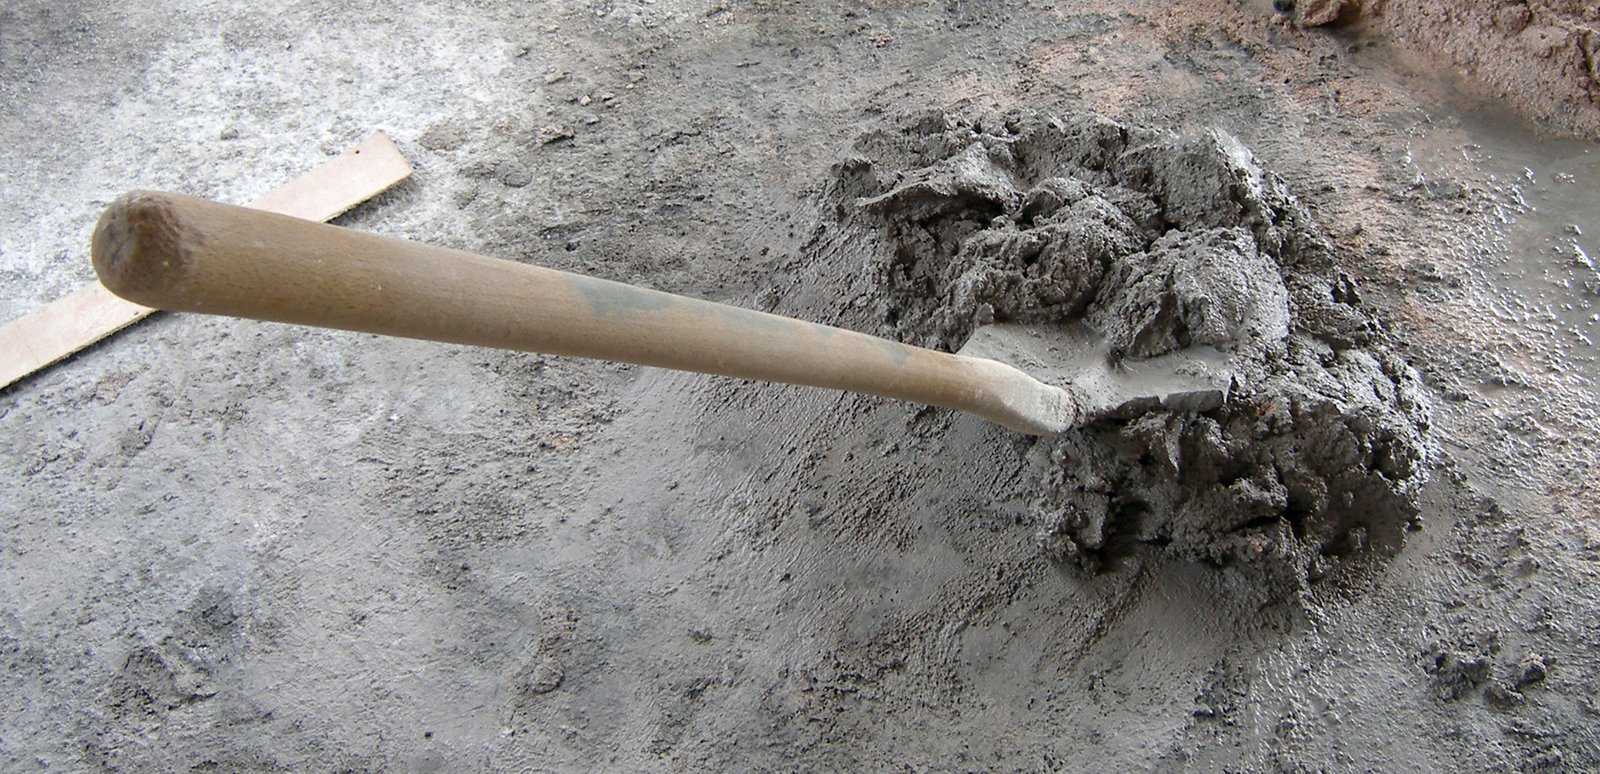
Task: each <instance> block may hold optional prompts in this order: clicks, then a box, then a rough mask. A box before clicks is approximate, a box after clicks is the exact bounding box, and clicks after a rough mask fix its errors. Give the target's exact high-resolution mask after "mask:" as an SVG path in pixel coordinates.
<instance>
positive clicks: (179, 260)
mask: <svg viewBox="0 0 1600 774" xmlns="http://www.w3.org/2000/svg"><path fill="white" fill-rule="evenodd" d="M89 254H90V256H91V257H92V259H93V261H94V271H95V274H97V275H99V276H100V282H101V284H103V285H105V286H106V289H108V290H110V291H111V292H113V293H115V294H117V295H119V296H122V297H123V298H126V299H128V300H129V301H134V302H137V303H141V304H145V305H146V306H154V307H161V306H163V303H162V302H163V300H164V299H166V298H168V297H169V296H170V294H171V290H172V288H173V287H175V286H176V285H178V284H179V283H180V282H181V281H182V280H183V277H184V276H185V275H186V274H187V273H188V256H187V251H186V250H185V249H184V238H183V228H182V225H181V223H180V221H179V219H178V216H177V213H176V211H175V210H174V208H173V206H172V202H171V200H170V199H169V198H168V197H167V196H166V195H164V194H160V193H155V192H151V191H132V192H129V193H126V194H123V195H122V196H119V197H117V200H116V201H114V202H112V203H111V205H110V206H109V207H107V208H106V211H105V212H104V213H103V214H101V216H100V221H99V222H98V223H97V224H96V225H95V228H94V238H93V240H92V241H91V244H90V250H89Z"/></svg>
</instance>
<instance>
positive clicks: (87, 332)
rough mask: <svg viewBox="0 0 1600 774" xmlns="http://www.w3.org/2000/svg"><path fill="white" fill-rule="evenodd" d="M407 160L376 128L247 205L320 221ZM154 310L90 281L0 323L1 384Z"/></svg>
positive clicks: (380, 186)
mask: <svg viewBox="0 0 1600 774" xmlns="http://www.w3.org/2000/svg"><path fill="white" fill-rule="evenodd" d="M410 175H411V165H410V164H409V163H408V162H407V161H406V159H405V157H404V156H402V155H400V149H399V148H396V147H395V144H394V141H393V140H390V139H389V136H388V135H386V134H384V133H383V132H374V133H373V134H372V136H370V137H368V138H367V139H365V140H362V141H361V143H360V144H358V145H356V146H355V147H354V148H351V149H350V150H348V151H345V152H344V153H343V154H341V155H339V156H338V157H337V158H334V159H332V160H330V161H328V162H327V163H324V164H322V165H320V166H318V167H317V168H316V169H313V170H311V171H310V172H307V173H306V174H304V175H301V176H299V177H297V178H295V179H293V180H290V181H289V182H287V183H284V184H283V185H280V186H278V187H277V188H274V189H272V190H271V191H268V192H267V193H265V194H263V195H262V196H261V197H260V198H258V199H256V200H255V201H253V202H250V204H248V205H246V206H249V207H254V208H256V209H258V210H266V211H268V212H276V213H280V214H283V215H292V216H294V217H297V218H304V219H306V220H315V221H327V220H332V219H334V218H335V217H338V216H339V215H341V214H343V213H344V212H346V211H347V210H349V209H350V208H352V207H354V206H356V205H358V204H360V203H362V202H364V201H366V200H368V199H370V198H372V197H374V196H377V195H378V194H380V193H383V192H384V191H387V190H389V189H390V188H392V187H394V185H395V184H397V183H399V182H400V181H402V180H404V179H406V178H407V177H409V176H410ZM153 311H155V310H154V309H150V308H149V307H144V306H140V305H138V304H135V303H132V302H130V301H124V300H122V299H121V298H118V297H116V296H114V295H112V294H111V291H109V290H106V289H105V288H104V287H102V286H101V285H100V283H98V282H96V283H94V284H92V285H85V286H84V287H82V288H80V289H78V290H76V291H74V292H72V293H71V294H70V295H68V296H67V297H66V298H62V299H60V300H57V301H53V302H51V303H49V304H46V305H45V306H43V307H40V308H39V309H37V310H35V311H33V312H30V313H28V314H26V315H24V316H22V317H20V318H17V319H15V320H12V321H11V322H8V323H6V324H5V325H3V326H0V389H4V388H6V387H8V386H10V385H11V384H12V383H13V382H15V381H17V380H18V379H21V378H23V377H25V376H28V375H29V374H32V373H34V372H35V371H38V370H39V369H41V368H44V367H45V366H47V365H50V364H51V363H54V362H56V361H58V360H61V359H62V358H65V357H67V356H68V355H71V354H72V353H74V352H77V351H78V350H81V349H83V348H84V347H87V346H89V345H90V344H93V343H95V342H97V341H99V340H101V339H103V338H105V337H107V336H109V335H111V334H113V333H116V332H117V331H119V330H122V329H123V328H126V327H128V326H129V325H132V324H133V323H135V322H138V321H139V320H141V319H144V318H145V317H146V316H148V315H149V314H150V313H151V312H153Z"/></svg>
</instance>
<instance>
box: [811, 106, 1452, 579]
mask: <svg viewBox="0 0 1600 774" xmlns="http://www.w3.org/2000/svg"><path fill="white" fill-rule="evenodd" d="M825 196H826V197H829V198H831V199H832V200H833V204H834V207H833V211H835V212H837V213H839V217H840V218H841V219H843V220H844V221H847V223H848V225H853V226H855V227H858V228H863V229H865V230H867V231H870V232H872V233H874V234H876V235H877V236H878V237H879V238H880V239H881V244H882V249H881V250H878V251H876V253H875V255H874V257H873V258H872V259H871V261H872V265H871V266H870V267H869V268H870V270H871V271H873V272H875V273H876V275H877V277H878V279H879V282H878V286H879V288H880V293H879V297H878V299H877V302H878V304H879V309H880V313H881V319H882V321H883V328H884V332H885V333H887V334H889V335H893V336H896V337H898V338H900V339H901V340H905V341H909V342H913V343H916V344H921V345H925V346H933V347H941V348H944V349H949V350H954V349H957V348H959V346H960V345H961V343H962V342H963V341H964V340H965V339H966V337H967V336H969V335H970V334H971V332H972V331H973V330H974V329H975V328H976V327H978V326H979V325H983V324H986V323H989V322H992V321H1011V322H1022V323H1050V322H1067V321H1075V320H1083V321H1086V322H1087V323H1088V324H1090V325H1091V326H1092V327H1093V328H1094V329H1095V330H1097V331H1098V332H1099V333H1100V334H1101V335H1103V336H1104V337H1105V338H1106V341H1107V350H1108V353H1111V354H1112V355H1113V356H1123V357H1136V358H1137V357H1151V356H1155V355H1160V354H1162V353H1165V352H1170V351H1173V350H1174V349H1178V348H1181V347H1187V346H1191V345H1197V344H1205V345H1210V346H1213V347H1216V348H1218V349H1219V350H1222V351H1224V352H1226V353H1228V354H1229V355H1230V357H1231V358H1232V361H1233V364H1234V367H1235V368H1236V369H1237V375H1238V385H1237V389H1236V391H1235V394H1234V396H1233V399H1232V400H1231V401H1230V402H1229V403H1228V404H1227V405H1226V406H1224V407H1223V408H1221V409H1217V410H1213V411H1207V412H1203V413H1199V414H1178V413H1168V412H1158V413H1152V414H1148V415H1145V416H1142V417H1138V418H1135V419H1131V420H1117V421H1105V422H1100V423H1097V424H1094V425H1091V426H1088V427H1084V428H1082V429H1080V430H1076V431H1073V432H1070V433H1067V434H1063V435H1061V436H1057V437H1052V438H1046V439H1041V440H1040V441H1038V442H1037V443H1035V444H1034V445H1033V446H1032V447H1031V450H1030V451H1029V452H1028V454H1029V460H1030V462H1031V463H1032V464H1033V465H1035V466H1036V467H1037V468H1038V470H1039V475H1038V477H1037V478H1038V487H1037V492H1035V493H1034V494H1033V505H1032V513H1033V517H1034V519H1035V521H1036V525H1037V528H1038V530H1039V536H1040V542H1041V545H1042V546H1043V547H1044V549H1045V550H1046V552H1047V553H1049V554H1050V555H1052V556H1054V557H1056V558H1059V559H1061V560H1063V561H1067V562H1070V563H1073V564H1076V565H1078V566H1080V567H1083V568H1085V569H1087V570H1091V571H1092V570H1095V569H1098V568H1101V567H1103V566H1105V565H1106V563H1107V562H1113V561H1116V560H1117V559H1118V558H1119V557H1121V556H1123V555H1125V554H1126V553H1128V552H1130V551H1133V550H1137V549H1138V548H1139V547H1140V546H1149V547H1156V548H1158V549H1159V550H1165V551H1170V552H1172V553H1174V554H1176V555H1179V556H1182V557H1185V558H1188V559H1192V560H1197V561H1205V562H1212V563H1216V564H1219V565H1247V566H1250V567H1254V568H1257V569H1259V570H1261V571H1262V573H1263V576H1264V577H1267V578H1270V579H1271V580H1272V582H1273V583H1274V584H1276V585H1275V586H1274V588H1275V589H1278V590H1282V591H1286V592H1292V591H1296V590H1304V589H1306V588H1307V587H1308V585H1309V584H1311V583H1314V582H1315V581H1317V580H1318V579H1319V578H1321V577H1323V576H1325V575H1326V574H1327V573H1328V572H1329V571H1330V570H1331V569H1334V568H1336V567H1338V566H1339V564H1340V562H1341V560H1344V559H1346V558H1349V557H1369V556H1375V555H1377V556H1381V555H1383V554H1385V553H1388V552H1392V551H1394V550H1396V549H1397V548H1398V547H1399V546H1400V545H1401V543H1402V542H1403V540H1404V537H1405V534H1406V532H1407V529H1408V527H1409V526H1411V525H1412V524H1413V521H1414V519H1415V517H1416V514H1417V502H1416V498H1417V494H1418V490H1419V488H1420V487H1421V485H1422V484H1423V483H1424V481H1425V480H1426V478H1427V471H1428V459H1429V440H1428V430H1429V425H1430V417H1431V408H1430V406H1429V405H1428V402H1427V400H1426V397H1425V395H1424V392H1423V390H1422V387H1421V385H1420V381H1419V378H1418V375H1417V373H1416V371H1414V370H1413V369H1412V368H1411V367H1410V366H1409V365H1407V364H1406V363H1405V362H1404V361H1403V360H1402V359H1401V358H1400V357H1399V356H1397V355H1396V354H1395V353H1394V352H1393V350H1392V348H1391V347H1390V346H1389V345H1388V343H1387V342H1386V340H1385V337H1384V334H1383V331H1382V328H1381V326H1380V325H1379V324H1378V322H1377V321H1376V320H1375V319H1374V317H1373V315H1372V314H1371V313H1370V311H1368V310H1367V309H1365V308H1364V307H1363V306H1362V303H1361V299H1360V294H1359V290H1358V288H1357V287H1356V284H1355V282H1354V281H1353V280H1352V279H1351V277H1350V276H1349V275H1347V274H1346V273H1344V272H1343V271H1341V270H1340V269H1339V267H1338V261H1337V260H1336V258H1337V256H1336V255H1335V251H1334V248H1333V246H1332V244H1331V243H1330V242H1329V240H1328V239H1327V238H1326V237H1325V235H1324V234H1323V232H1322V231H1321V229H1320V228H1318V227H1317V225H1316V224H1315V223H1314V222H1313V220H1312V218H1311V215H1310V213H1309V212H1308V211H1307V210H1306V209H1305V207H1304V206H1302V205H1301V204H1300V203H1299V202H1298V201H1297V200H1296V199H1295V198H1294V197H1293V196H1292V195H1291V194H1290V193H1289V192H1288V190H1287V188H1286V187H1285V185H1284V183H1283V182H1282V181H1281V180H1280V179H1279V178H1278V177H1276V176H1275V175H1273V174H1271V173H1269V172H1267V171H1265V170H1263V169H1262V168H1261V167H1260V165H1259V164H1258V163H1257V161H1256V160H1255V158H1254V156H1253V155H1252V154H1251V153H1250V151H1249V150H1248V149H1246V148H1245V147H1244V146H1243V145H1242V144H1240V143H1239V142H1238V141H1237V140H1236V139H1234V138H1232V137H1230V136H1228V135H1226V134H1224V133H1221V132H1215V131H1211V132H1203V133H1200V134H1197V135H1193V136H1186V137H1180V136H1177V135H1174V134H1170V133H1166V132H1160V131H1155V130H1151V129H1145V128H1140V127H1134V126H1127V125H1123V124H1120V123H1117V122H1114V121H1111V120H1109V119H1107V118H1104V117H1100V116H1095V115H1068V116H1052V115H1045V114H1037V113H1013V114H1009V115H1003V116H953V115H948V114H945V113H940V112H931V113H927V114H923V115H918V116H911V117H908V118H906V119H904V120H902V121H901V122H900V123H899V125H898V126H896V127H894V128H892V129H886V130H879V131H876V132H872V133H869V134H867V135H865V136H863V137H861V138H860V139H859V140H858V141H857V144H856V147H855V151H854V153H853V155H852V156H850V157H849V158H848V159H846V160H845V161H843V162H841V163H840V164H838V165H836V167H835V175H834V178H833V181H832V183H831V185H830V186H829V188H828V191H827V193H826V194H825Z"/></svg>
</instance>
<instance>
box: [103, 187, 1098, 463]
mask: <svg viewBox="0 0 1600 774" xmlns="http://www.w3.org/2000/svg"><path fill="white" fill-rule="evenodd" d="M93 256H94V266H95V271H96V272H98V273H99V275H100V281H101V282H103V283H104V284H105V286H106V287H107V288H109V289H110V290H111V291H112V292H114V293H116V294H117V295H120V296H122V297H124V298H127V299H129V300H131V301H135V302H138V303H141V304H145V305H147V306H152V307H156V308H159V309H168V310H173V311H183V312H204V313H208V314H221V315H231V316H235V317H246V318H251V319H256V320H270V321H275V322H286V323H296V324H300V325H315V326H321V327H328V328H341V329H345V330H353V331H366V332H371V333H381V334H387V335H392V336H405V337H409V338H416V339H430V340H435V341H447V342H454V343H458V344H473V345H479V346H486V347H499V348H503V349H515V350H522V351H527V352H544V353H549V354H555V355H574V356H579V357H589V358H599V359H604V360H617V361H622V362H627V363H637V364H640V365H649V366H659V367H663V368H674V369H679V370H685V371H698V372H702V373H710V374H721V375H724V376H733V377H739V378H745V379H762V380H767V381H775V382H787V383H790V384H801V385H810V386H813V387H826V388H832V389H837V390H849V391H853V392H863V393H870V394H873V395H882V396H885V397H891V398H900V399H903V400H909V401H914V402H918V403H927V404H930V405H935V406H944V407H947V408H953V409H959V410H962V411H968V412H971V413H975V414H978V415H980V416H983V417H986V418H988V419H991V420H993V421H995V422H998V423H1000V424H1003V425H1006V426H1007V427H1011V428H1013V429H1015V430H1018V431H1021V432H1026V433H1034V434H1042V433H1047V432H1059V431H1061V430H1064V429H1066V427H1067V426H1069V425H1070V424H1071V423H1072V421H1073V420H1075V419H1076V411H1075V404H1074V401H1073V398H1072V397H1071V396H1070V395H1069V394H1068V393H1066V392H1065V391H1062V390H1060V389H1057V388H1054V387H1049V386H1047V385H1044V384H1041V383H1040V382H1038V381H1036V380H1034V379H1032V378H1031V377H1029V376H1027V375H1026V374H1024V373H1022V372H1021V371H1018V370H1017V369H1015V368H1012V367H1010V366H1007V365H1004V364H1002V363H998V362H995V361H992V360H983V359H979V358H969V357H962V356H959V355H951V354H948V353H944V352H936V351H933V350H928V349H922V348H920V347H913V346H908V345H905V344H900V343H897V342H893V341H888V340H886V339H880V338H876V337H873V336H867V335H863V334H860V333H855V332H853V331H847V330H843V329H840V328H833V327H830V326H826V325H820V324H816V323H809V322H804V321H801V320H795V319H791V318H788V317H780V316H778V315H772V314H765V313H762V312H756V311H751V310H748V309H740V308H738V307H733V306H726V305H723V304H717V303H711V302H708V301H700V300H696V299H691V298H684V297H682V296H675V295H672V294H669V293H662V292H659V291H654V290H647V289H644V288H636V287H633V286H630V285H625V284H622V283H618V282H610V281H607V280H601V279H595V278H592V277H584V276H580V275H576V274H568V273H566V272H561V271H555V270H551V269H545V268H540V267H536V266H528V265H525V264H520V263H515V262H512V261H504V260H498V259H494V258H488V257H485V256H481V255H474V254H472V253H467V252H462V251H459V250H451V249H448V248H443V247H435V246H431V245H426V244H420V243H417V242H409V241H405V240H401V239H393V238H389V237H382V236H377V235H374V234H368V233H364V232H359V231H353V230H350V229H345V228H340V227H337V226H329V225H324V224H320V223H312V222H309V221H305V220H300V219H297V218H290V217H285V216H282V215H275V214H271V213H267V212H262V211H259V210H253V209H246V208H243V207H234V206H231V205H226V204H219V203H217V202H211V201H206V200H203V199H195V198H192V197H188V196H180V195H177V194H170V193H156V192H148V191H135V192H132V193H129V194H126V195H124V196H122V197H121V198H119V199H118V200H117V201H115V202H113V203H112V204H111V206H110V207H109V208H108V209H107V210H106V212H105V214H104V215H102V216H101V218H100V222H99V224H98V225H97V226H96V228H95V232H94V244H93Z"/></svg>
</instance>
